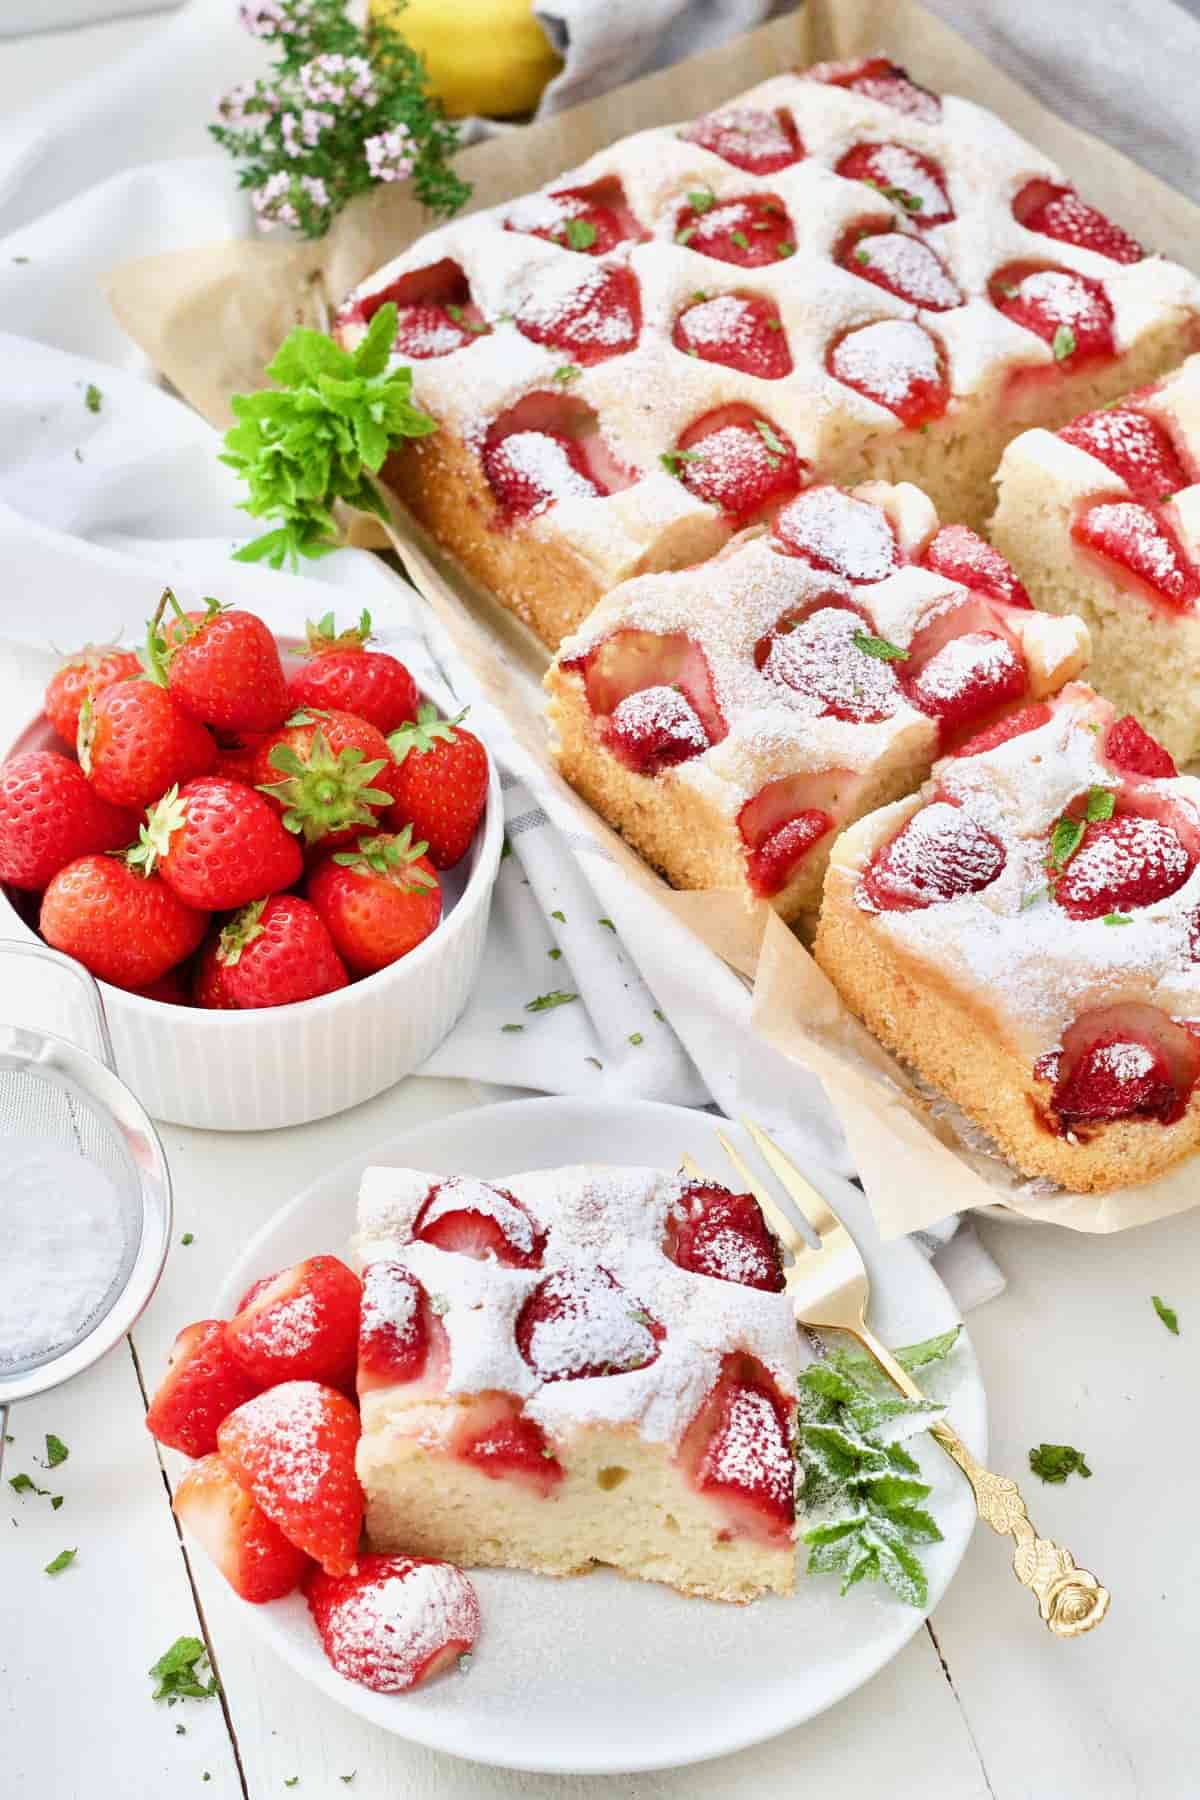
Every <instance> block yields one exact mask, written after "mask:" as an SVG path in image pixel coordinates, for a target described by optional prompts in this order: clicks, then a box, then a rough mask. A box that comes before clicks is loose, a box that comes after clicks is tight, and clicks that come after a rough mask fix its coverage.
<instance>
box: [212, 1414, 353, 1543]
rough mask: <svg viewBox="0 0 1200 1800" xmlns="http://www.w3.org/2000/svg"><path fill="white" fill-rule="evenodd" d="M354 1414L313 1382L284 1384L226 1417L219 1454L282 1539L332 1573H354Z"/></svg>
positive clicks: (221, 1429) (218, 1435)
mask: <svg viewBox="0 0 1200 1800" xmlns="http://www.w3.org/2000/svg"><path fill="white" fill-rule="evenodd" d="M358 1438H359V1419H358V1412H357V1409H356V1408H355V1407H354V1406H352V1405H351V1403H350V1401H349V1400H347V1399H346V1396H345V1395H344V1394H339V1393H337V1392H336V1391H335V1389H333V1388H331V1387H323V1386H322V1385H321V1384H320V1383H319V1382H316V1381H285V1382H283V1383H282V1384H281V1385H280V1386H279V1387H273V1388H270V1389H269V1390H268V1391H267V1392H266V1393H265V1394H259V1395H258V1396H257V1397H256V1398H255V1399H253V1400H247V1401H246V1403H245V1404H244V1405H243V1406H239V1407H238V1409H237V1411H236V1412H232V1413H230V1415H229V1417H228V1418H227V1419H225V1420H224V1421H223V1423H222V1425H221V1427H220V1430H219V1431H218V1433H217V1448H218V1449H219V1450H220V1452H221V1455H222V1456H223V1457H224V1458H225V1461H226V1463H227V1464H228V1465H229V1467H230V1469H231V1470H232V1471H233V1474H234V1476H235V1478H236V1479H237V1481H238V1482H239V1483H240V1484H241V1486H242V1487H244V1488H245V1489H246V1491H247V1492H248V1493H249V1494H252V1495H253V1497H254V1499H255V1500H257V1502H258V1504H259V1505H260V1506H261V1507H262V1509H263V1511H264V1512H265V1513H266V1515H267V1517H268V1518H269V1519H272V1520H274V1522H275V1524H276V1525H278V1526H279V1529H280V1530H281V1531H282V1532H283V1533H284V1535H285V1537H287V1538H289V1539H290V1541H291V1542H292V1543H293V1544H295V1545H296V1546H297V1548H298V1549H301V1550H304V1551H306V1552H307V1554H308V1555H309V1556H311V1557H314V1558H315V1559H316V1561H317V1562H319V1563H320V1564H321V1567H322V1568H323V1569H324V1570H325V1571H326V1573H327V1574H330V1575H345V1574H346V1573H347V1571H348V1570H350V1569H352V1568H353V1567H354V1557H355V1552H356V1550H357V1548H358V1534H359V1531H360V1530H361V1528H362V1517H363V1492H362V1488H361V1487H360V1486H359V1483H358V1476H357V1475H356V1474H355V1472H354V1455H355V1451H356V1449H357V1447H358Z"/></svg>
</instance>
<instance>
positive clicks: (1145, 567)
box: [1071, 500, 1200, 612]
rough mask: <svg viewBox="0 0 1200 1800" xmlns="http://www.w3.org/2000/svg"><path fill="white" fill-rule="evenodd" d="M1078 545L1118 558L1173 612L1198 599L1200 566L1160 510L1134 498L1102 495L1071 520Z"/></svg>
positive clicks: (1110, 559) (1114, 560)
mask: <svg viewBox="0 0 1200 1800" xmlns="http://www.w3.org/2000/svg"><path fill="white" fill-rule="evenodd" d="M1071 536H1072V537H1073V538H1074V540H1075V542H1076V543H1077V544H1082V545H1084V547H1085V548H1086V549H1088V550H1090V551H1092V552H1093V553H1094V554H1095V555H1097V556H1102V557H1104V558H1105V559H1106V560H1107V561H1108V562H1110V563H1115V564H1117V565H1118V567H1119V568H1121V569H1122V570H1123V571H1124V572H1125V574H1126V575H1128V576H1132V577H1133V579H1134V581H1136V582H1138V583H1140V584H1142V585H1143V586H1144V587H1145V588H1147V589H1149V590H1150V593H1151V594H1152V595H1153V596H1154V597H1155V599H1157V600H1159V601H1161V602H1162V604H1163V605H1164V606H1167V607H1169V608H1170V609H1171V610H1172V611H1176V612H1186V611H1189V610H1190V609H1191V608H1192V607H1193V606H1195V604H1196V602H1197V601H1198V600H1200V569H1198V568H1197V566H1196V564H1195V563H1194V562H1193V561H1192V560H1191V558H1190V557H1189V556H1188V554H1187V552H1186V551H1185V550H1184V548H1183V545H1182V544H1181V543H1180V541H1179V538H1178V537H1177V536H1176V534H1175V532H1174V531H1173V530H1172V528H1171V526H1170V525H1168V523H1167V521H1166V520H1165V519H1164V518H1163V516H1162V514H1161V513H1160V512H1159V511H1158V510H1157V509H1156V508H1151V507H1149V506H1142V505H1140V504H1139V503H1138V502H1137V501H1136V500H1099V501H1097V502H1096V503H1095V505H1093V506H1087V507H1085V508H1084V509H1083V511H1082V512H1081V513H1079V514H1078V516H1077V517H1076V518H1075V519H1074V520H1073V521H1072V524H1071Z"/></svg>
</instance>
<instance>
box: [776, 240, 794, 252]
mask: <svg viewBox="0 0 1200 1800" xmlns="http://www.w3.org/2000/svg"><path fill="white" fill-rule="evenodd" d="M775 254H776V256H795V254H796V246H795V244H789V243H788V241H787V239H786V238H783V239H782V240H781V241H780V242H779V243H778V244H776V246H775Z"/></svg>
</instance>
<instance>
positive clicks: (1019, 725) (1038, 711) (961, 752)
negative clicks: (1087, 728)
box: [951, 700, 1053, 756]
mask: <svg viewBox="0 0 1200 1800" xmlns="http://www.w3.org/2000/svg"><path fill="white" fill-rule="evenodd" d="M1052 717H1053V714H1052V712H1051V709H1050V708H1049V707H1048V706H1047V705H1046V702H1045V701H1044V700H1036V701H1035V702H1034V703H1033V705H1032V706H1021V707H1018V709H1017V711H1016V712H1010V713H1006V714H1005V715H1004V717H1003V718H1002V719H997V720H996V723H995V724H994V725H989V726H988V727H987V728H986V730H984V731H978V732H976V734H975V736H974V737H970V738H968V739H967V741H966V743H965V744H960V745H959V746H958V749H957V750H954V751H952V752H951V754H952V755H954V756H982V755H983V752H984V751H985V750H995V749H997V748H998V747H999V746H1000V745H1001V744H1007V742H1008V740H1009V739H1010V738H1015V737H1021V736H1022V735H1023V734H1024V733H1025V732H1026V731H1036V730H1037V729H1038V727H1039V726H1041V725H1046V724H1048V723H1049V721H1050V719H1051V718H1052Z"/></svg>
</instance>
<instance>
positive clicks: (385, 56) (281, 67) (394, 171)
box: [209, 0, 471, 238]
mask: <svg viewBox="0 0 1200 1800" xmlns="http://www.w3.org/2000/svg"><path fill="white" fill-rule="evenodd" d="M239 10H240V14H241V20H242V24H243V25H244V26H245V28H246V30H247V31H248V32H250V33H251V35H252V36H254V37H257V38H260V39H262V40H263V41H264V42H266V43H268V44H270V45H271V46H272V48H273V50H274V53H275V61H274V66H273V68H272V71H271V74H270V75H269V76H267V77H265V78H263V79H260V80H258V81H247V82H241V83H239V85H238V86H237V87H235V88H232V89H231V90H230V92H229V93H227V94H226V95H224V97H223V98H222V99H221V100H220V101H219V102H218V105H217V112H218V122H217V123H215V124H213V125H210V126H209V131H210V132H211V133H212V136H213V137H214V138H215V139H216V141H217V143H219V144H220V145H222V147H223V148H224V149H226V150H228V151H229V152H230V154H231V155H232V156H233V157H234V158H235V159H236V161H237V162H238V164H239V172H238V183H239V186H241V187H243V188H247V189H249V191H250V199H251V203H252V205H253V207H254V216H255V221H256V223H257V225H258V227H259V229H260V230H262V231H267V230H270V229H271V227H272V226H276V225H282V226H286V227H288V228H289V229H291V230H293V231H298V232H300V233H302V234H303V236H305V237H308V238H316V237H322V236H324V234H325V232H327V231H328V230H329V227H330V225H331V224H332V223H333V220H334V219H335V217H336V216H337V214H338V213H339V212H340V211H341V210H342V208H343V207H344V206H345V205H346V202H347V201H348V200H351V199H353V198H354V196H355V195H356V194H361V193H365V192H366V191H367V190H368V189H369V188H373V187H375V186H377V185H378V184H379V183H380V182H385V181H388V182H393V181H411V182H412V184H413V187H414V189H415V191H416V194H417V198H418V199H419V200H420V201H421V202H422V204H423V205H425V206H427V207H428V208H429V210H430V211H431V212H433V213H437V214H440V215H441V216H443V217H447V218H448V217H449V216H450V215H451V214H452V213H455V212H457V211H458V209H459V207H461V206H462V205H463V203H464V202H465V201H466V199H467V198H468V196H469V194H470V192H471V190H470V187H469V186H468V185H467V183H466V182H464V181H460V180H459V178H458V176H457V175H456V174H455V173H454V170H453V169H452V168H451V166H450V158H451V157H452V155H453V154H454V151H455V150H456V149H457V147H458V135H457V132H456V129H455V127H454V126H453V125H452V124H451V123H450V121H449V120H448V119H447V118H446V117H445V114H444V113H443V111H442V108H441V105H440V102H438V101H437V100H436V99H434V97H433V96H432V95H431V94H430V93H429V92H428V91H427V89H426V85H425V81H426V77H425V69H424V65H423V64H422V62H421V59H420V57H419V56H418V55H417V53H416V52H415V51H414V50H413V49H411V48H410V46H409V45H408V44H407V43H406V42H405V40H404V38H403V37H402V36H401V35H400V33H399V32H398V31H396V30H395V28H394V27H393V26H391V25H390V24H388V23H386V22H385V21H384V20H372V22H371V24H370V26H369V27H368V29H367V30H365V31H364V30H362V29H360V27H359V26H357V25H355V24H353V23H351V21H350V20H349V19H348V18H347V17H346V14H345V12H344V10H343V3H342V0H240V8H239Z"/></svg>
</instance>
